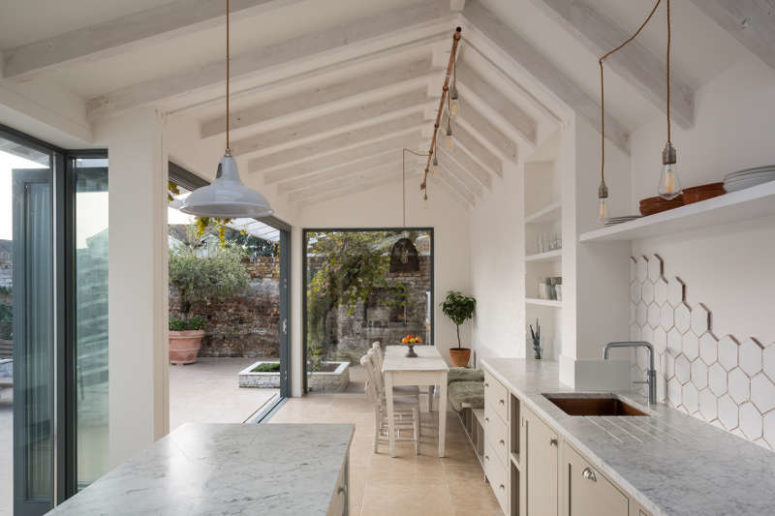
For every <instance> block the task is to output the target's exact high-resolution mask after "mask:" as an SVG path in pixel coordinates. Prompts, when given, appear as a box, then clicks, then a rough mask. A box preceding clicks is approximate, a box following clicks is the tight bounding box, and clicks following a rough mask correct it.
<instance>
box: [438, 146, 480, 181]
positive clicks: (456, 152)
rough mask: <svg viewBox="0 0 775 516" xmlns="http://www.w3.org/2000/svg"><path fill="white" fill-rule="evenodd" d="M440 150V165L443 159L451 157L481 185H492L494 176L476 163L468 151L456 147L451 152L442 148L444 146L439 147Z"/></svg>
mask: <svg viewBox="0 0 775 516" xmlns="http://www.w3.org/2000/svg"><path fill="white" fill-rule="evenodd" d="M439 150H440V151H441V152H440V154H439V165H441V164H442V160H443V159H445V158H446V157H448V156H450V157H452V158H453V159H454V160H455V161H456V162H457V164H458V165H460V167H461V168H462V169H463V170H466V171H468V173H469V174H471V175H472V176H474V177H476V178H477V180H478V181H479V182H480V183H482V184H487V183H492V175H493V174H492V173H491V172H488V171H487V170H486V169H485V168H484V167H482V166H481V165H480V164H479V163H478V162H476V161H474V159H473V158H472V157H471V156H470V155H469V154H468V153H467V152H466V151H464V150H462V149H461V148H460V146H459V145H456V146H455V147H454V148H453V149H452V150H451V151H449V150H447V149H446V148H442V146H439Z"/></svg>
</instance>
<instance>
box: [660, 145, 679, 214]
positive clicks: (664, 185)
mask: <svg viewBox="0 0 775 516" xmlns="http://www.w3.org/2000/svg"><path fill="white" fill-rule="evenodd" d="M658 192H659V196H660V197H662V198H663V199H667V200H670V199H675V198H676V197H678V196H679V195H681V193H682V192H681V182H680V181H679V180H678V169H677V167H676V152H675V147H673V144H672V143H670V142H667V144H666V145H665V150H664V151H662V173H661V174H660V177H659V187H658Z"/></svg>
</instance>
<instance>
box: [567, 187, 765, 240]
mask: <svg viewBox="0 0 775 516" xmlns="http://www.w3.org/2000/svg"><path fill="white" fill-rule="evenodd" d="M771 215H775V181H771V182H769V183H764V184H761V185H757V186H752V187H751V188H746V189H745V190H738V191H737V192H730V193H727V194H724V195H721V196H719V197H714V198H712V199H707V200H704V201H700V202H696V203H694V204H687V205H686V206H681V207H680V208H675V209H673V210H669V211H664V212H662V213H657V214H656V215H650V216H648V217H643V218H640V219H636V220H633V221H630V222H625V223H623V224H617V225H615V226H609V227H605V228H600V229H596V230H593V231H588V232H586V233H582V234H581V236H580V237H579V241H581V242H603V241H611V240H637V239H640V238H649V237H656V236H666V235H672V234H676V233H680V232H682V231H688V230H692V229H700V228H706V227H711V226H719V225H722V224H729V223H733V222H740V221H744V220H751V219H756V218H760V217H766V216H771Z"/></svg>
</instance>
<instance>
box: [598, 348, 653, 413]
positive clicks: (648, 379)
mask: <svg viewBox="0 0 775 516" xmlns="http://www.w3.org/2000/svg"><path fill="white" fill-rule="evenodd" d="M639 347H644V348H646V349H647V350H648V352H649V370H648V372H647V373H646V381H645V382H633V383H647V384H648V386H649V405H654V404H655V403H656V402H657V370H656V369H654V346H652V345H651V343H649V342H646V341H642V340H640V341H620V342H609V343H608V344H606V345H605V349H604V350H603V360H608V351H609V350H611V349H613V348H639Z"/></svg>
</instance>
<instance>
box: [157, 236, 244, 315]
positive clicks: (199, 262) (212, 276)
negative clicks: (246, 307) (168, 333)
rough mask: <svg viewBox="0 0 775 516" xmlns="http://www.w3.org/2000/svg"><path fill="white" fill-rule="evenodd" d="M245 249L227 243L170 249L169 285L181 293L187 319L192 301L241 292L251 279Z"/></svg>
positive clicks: (191, 245)
mask: <svg viewBox="0 0 775 516" xmlns="http://www.w3.org/2000/svg"><path fill="white" fill-rule="evenodd" d="M244 253H245V251H244V250H243V249H241V248H240V247H237V246H234V245H231V244H227V245H225V246H219V245H208V244H203V245H195V244H182V245H179V246H176V247H174V248H172V249H170V254H169V281H170V286H171V287H172V288H174V289H175V290H177V292H178V294H179V295H180V307H181V312H183V315H184V319H188V318H189V317H188V314H189V313H190V312H191V307H192V305H193V303H197V302H209V301H211V300H215V299H221V298H224V297H228V296H232V295H235V294H239V293H240V292H242V291H243V290H244V289H245V287H246V286H247V284H248V281H249V280H250V274H249V273H248V270H247V267H245V265H244V264H243V263H242V258H243V257H244Z"/></svg>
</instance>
